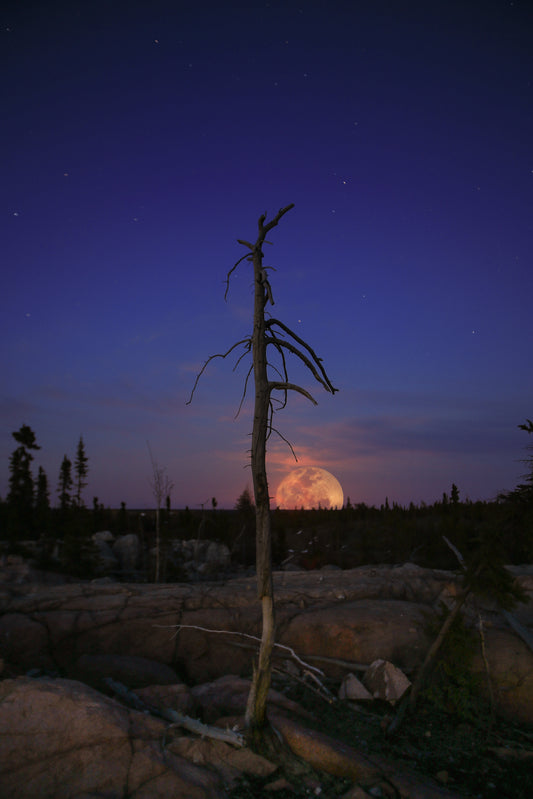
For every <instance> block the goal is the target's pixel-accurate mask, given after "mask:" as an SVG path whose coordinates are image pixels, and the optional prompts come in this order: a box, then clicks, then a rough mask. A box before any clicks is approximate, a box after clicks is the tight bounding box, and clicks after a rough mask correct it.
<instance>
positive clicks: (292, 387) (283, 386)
mask: <svg viewBox="0 0 533 799" xmlns="http://www.w3.org/2000/svg"><path fill="white" fill-rule="evenodd" d="M268 388H269V390H270V391H277V390H279V391H297V392H298V394H303V396H304V397H307V399H308V400H310V401H311V402H312V403H313V405H318V402H317V401H316V399H315V398H314V397H313V396H312V394H310V393H309V392H308V391H306V389H305V388H302V387H301V386H297V385H296V384H295V383H278V382H276V381H273V382H271V383H269V384H268Z"/></svg>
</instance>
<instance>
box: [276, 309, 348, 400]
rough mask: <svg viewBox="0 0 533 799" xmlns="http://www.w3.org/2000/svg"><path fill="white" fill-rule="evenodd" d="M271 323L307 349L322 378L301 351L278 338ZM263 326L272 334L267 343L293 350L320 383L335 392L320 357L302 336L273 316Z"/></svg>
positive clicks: (335, 389) (327, 389)
mask: <svg viewBox="0 0 533 799" xmlns="http://www.w3.org/2000/svg"><path fill="white" fill-rule="evenodd" d="M273 325H277V326H278V327H280V328H281V329H282V330H283V331H284V332H285V333H287V335H289V336H290V337H291V338H292V339H294V341H296V343H297V344H299V345H300V346H301V347H304V348H305V349H306V350H307V352H308V353H309V354H310V356H311V358H312V360H313V361H314V363H315V364H316V366H317V367H318V370H319V371H320V374H321V375H322V378H320V377H318V376H317V375H316V373H315V370H314V368H312V367H310V366H309V364H308V361H306V360H305V356H304V355H303V353H302V352H300V351H299V350H298V348H297V347H295V346H294V345H293V344H291V343H290V342H288V341H284V340H281V339H280V338H278V336H277V335H276V333H275V331H274V330H272V327H273ZM265 328H266V329H268V330H270V333H271V334H272V337H273V338H272V339H271V340H270V341H269V343H271V344H276V346H277V347H278V348H279V346H284V347H286V348H287V349H289V350H290V351H291V352H293V353H294V354H295V355H297V356H298V357H299V358H301V359H302V360H303V361H304V363H305V364H306V366H308V368H310V369H311V371H312V373H313V375H314V377H315V378H316V379H317V380H318V382H319V383H322V385H323V386H324V388H325V389H326V391H329V392H330V393H331V394H335V392H336V391H338V389H337V388H334V387H333V385H332V383H331V380H330V379H329V377H328V375H327V373H326V370H325V369H324V367H323V366H322V358H319V357H318V355H317V354H316V353H315V351H314V350H313V348H312V347H310V346H309V344H308V343H307V342H306V341H304V340H303V338H300V336H298V335H297V334H296V333H295V332H294V330H291V329H290V327H287V325H285V324H284V323H283V322H280V321H279V319H274V318H271V319H268V320H267V321H266V322H265Z"/></svg>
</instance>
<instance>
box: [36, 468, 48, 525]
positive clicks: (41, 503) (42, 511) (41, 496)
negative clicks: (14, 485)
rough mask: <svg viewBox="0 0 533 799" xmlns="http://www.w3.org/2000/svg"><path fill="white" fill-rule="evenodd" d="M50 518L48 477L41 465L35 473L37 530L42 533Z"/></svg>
mask: <svg viewBox="0 0 533 799" xmlns="http://www.w3.org/2000/svg"><path fill="white" fill-rule="evenodd" d="M49 518H50V489H49V487H48V477H47V476H46V472H45V471H44V469H43V467H42V466H39V472H38V475H37V493H36V498H35V520H36V523H37V526H38V528H39V532H40V533H43V532H45V531H46V529H47V527H48V522H49Z"/></svg>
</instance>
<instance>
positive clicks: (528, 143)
mask: <svg viewBox="0 0 533 799" xmlns="http://www.w3.org/2000/svg"><path fill="white" fill-rule="evenodd" d="M0 28H1V29H0V58H1V73H0V74H1V76H2V78H1V82H2V104H1V108H2V123H1V125H0V144H1V151H2V159H1V174H0V197H1V206H0V207H1V217H0V225H1V230H0V233H1V240H2V248H1V256H0V258H1V261H2V268H1V269H2V292H1V299H0V312H1V315H0V319H1V337H2V341H3V347H2V359H1V374H2V381H1V386H0V411H1V421H2V424H1V435H0V464H1V470H0V478H1V479H0V495H1V496H2V497H3V498H5V496H6V493H7V480H8V459H9V454H10V453H11V452H12V451H13V449H14V448H15V446H16V444H15V442H14V440H13V439H12V437H11V433H12V431H14V430H18V428H19V427H20V426H21V425H22V424H23V423H25V424H28V425H30V426H31V427H32V429H33V430H34V432H35V433H36V436H37V441H38V443H39V444H40V445H41V447H42V449H41V451H40V452H38V453H36V459H35V462H34V473H36V472H37V467H38V466H39V465H42V466H43V467H44V468H45V470H46V472H47V474H48V477H49V480H50V483H51V488H52V495H53V496H52V498H53V501H54V503H55V502H56V501H57V494H56V487H57V478H58V474H59V468H60V464H61V460H62V458H63V455H64V454H67V455H68V456H69V457H70V458H71V460H74V457H75V450H76V445H77V442H78V439H79V437H80V435H83V438H84V441H85V447H86V453H87V455H88V457H89V470H90V471H89V476H88V479H89V485H88V487H87V489H86V491H85V500H86V503H87V504H88V505H91V504H92V500H93V497H94V496H97V497H98V498H99V501H100V502H103V503H104V504H105V505H109V506H111V507H118V506H119V504H120V502H121V501H125V502H126V503H127V506H128V507H132V508H134V507H148V506H153V504H154V500H153V498H152V493H151V489H150V485H149V479H150V475H151V466H150V457H149V453H148V448H147V441H148V442H149V444H150V447H151V450H152V453H153V457H154V458H155V460H156V461H157V462H158V463H159V464H160V466H162V467H165V468H166V469H167V472H168V476H169V477H170V479H172V480H173V482H174V490H173V493H172V504H173V506H174V507H184V506H185V505H188V506H189V507H191V508H196V507H198V506H199V505H200V503H205V502H208V503H209V504H210V502H211V497H213V496H214V497H216V499H217V501H218V505H219V507H233V505H234V504H235V502H236V500H237V498H238V496H239V495H240V493H241V492H242V491H243V489H244V488H245V487H246V486H247V485H248V486H250V487H251V485H252V480H251V473H250V469H249V466H248V453H247V450H248V449H249V446H250V437H249V433H250V431H251V425H252V413H251V409H252V396H251V395H250V396H249V398H248V402H247V403H245V405H244V407H243V409H242V411H241V413H240V415H239V416H238V418H237V419H235V418H234V417H235V414H236V412H237V409H238V407H239V402H240V399H241V394H242V386H243V381H244V378H245V376H246V373H247V371H248V362H244V361H243V362H242V363H241V364H240V365H239V366H238V368H237V370H236V371H235V372H234V371H233V366H234V363H235V360H236V357H235V358H233V359H230V358H228V359H227V360H225V361H223V360H217V361H215V362H213V363H212V364H211V365H210V367H209V368H208V370H207V372H206V373H205V374H204V376H203V378H202V380H201V381H200V383H199V385H198V388H197V390H196V393H195V396H194V399H193V402H192V404H191V405H186V401H187V400H188V398H189V395H190V392H191V389H192V386H193V384H194V380H195V376H196V373H197V371H198V370H199V368H200V367H201V365H202V363H203V362H204V360H205V359H206V358H207V357H208V356H209V355H211V354H213V353H218V352H224V351H225V350H226V349H228V348H229V347H230V346H231V345H232V344H233V343H234V342H236V341H238V340H239V339H242V338H243V337H245V336H246V335H248V334H249V333H250V332H251V318H252V289H253V287H252V276H251V265H250V264H248V263H247V262H243V264H241V265H240V266H239V267H238V269H237V270H236V271H235V273H234V274H233V275H232V279H231V283H230V290H229V294H228V299H227V302H225V301H224V290H225V279H226V274H227V272H228V270H229V269H231V267H232V266H233V264H234V263H235V262H236V261H237V259H238V258H240V257H241V256H242V255H243V254H244V250H243V248H242V246H241V245H239V244H238V243H237V238H243V239H248V240H255V238H256V235H257V219H258V217H259V216H260V214H262V213H263V212H265V211H267V212H268V215H269V218H270V217H271V216H273V215H275V213H276V212H277V211H278V210H279V208H281V207H283V206H285V205H287V204H289V203H295V208H294V209H293V210H291V211H290V212H289V213H288V214H286V216H285V217H284V218H283V219H282V221H281V222H280V225H279V226H278V227H277V228H275V229H274V230H273V231H272V233H271V234H270V235H269V236H268V238H269V241H271V242H272V244H273V246H272V247H265V251H266V258H265V263H266V264H269V265H272V266H274V267H276V269H277V271H276V272H273V273H271V283H272V288H273V292H274V299H275V301H276V305H275V307H274V308H273V309H272V311H273V313H274V314H275V316H276V317H277V318H279V319H281V320H282V321H283V322H284V323H285V324H287V325H289V326H290V327H291V328H292V329H293V330H295V331H296V332H297V334H298V335H299V336H301V337H302V338H304V339H305V340H306V341H307V342H308V343H309V344H310V345H311V346H312V347H313V348H314V350H315V351H316V353H317V354H318V355H319V356H320V357H321V358H323V360H324V366H325V367H326V369H327V371H328V374H329V376H330V378H331V381H332V382H333V384H334V386H335V387H336V388H338V389H339V393H338V394H335V396H333V397H332V396H331V395H329V394H327V393H326V392H325V391H324V390H323V388H322V387H321V386H319V385H318V384H314V383H313V379H312V378H311V377H307V376H306V375H305V373H304V372H303V370H302V369H301V368H300V365H298V364H294V368H293V369H291V379H293V380H294V382H299V383H301V384H302V385H304V386H305V387H306V388H307V389H309V390H310V391H311V392H312V393H313V394H314V396H315V398H316V399H317V400H318V402H319V405H318V407H313V406H312V405H311V404H310V403H309V402H307V401H306V400H305V398H304V397H302V396H300V395H297V394H293V395H291V396H290V399H289V406H288V407H287V408H286V409H285V410H284V411H282V412H281V413H280V414H279V415H278V416H277V418H276V420H275V425H276V427H277V428H278V429H279V431H280V432H281V433H282V434H283V436H285V437H286V438H287V439H289V440H290V442H291V443H292V445H293V447H294V450H295V452H296V455H297V457H298V463H297V464H296V463H295V462H294V459H293V457H292V455H291V452H290V450H289V449H288V447H287V446H286V444H285V443H284V442H283V441H282V440H281V439H280V438H276V437H275V436H274V437H273V438H272V440H271V446H270V454H269V462H268V468H269V480H270V489H271V495H272V496H273V495H274V494H275V491H276V488H277V485H278V484H279V482H280V481H281V479H282V478H283V476H284V475H285V474H287V472H288V470H290V468H292V467H295V466H302V465H317V466H320V467H323V468H325V469H328V470H329V471H331V472H332V473H333V474H334V475H335V476H336V477H337V478H338V480H339V481H340V483H341V485H342V487H343V489H344V495H345V498H350V500H351V502H352V503H353V504H355V503H358V502H366V503H367V504H376V505H379V504H381V503H382V502H384V501H385V497H388V499H389V502H390V503H392V502H393V501H396V502H399V503H401V504H408V503H409V502H410V501H411V500H412V501H413V502H415V503H419V502H421V501H425V502H427V503H432V502H434V501H435V500H439V499H440V498H441V497H442V493H443V492H444V491H446V492H448V493H449V491H450V488H451V485H452V483H455V484H456V485H457V486H458V487H459V490H460V496H461V499H466V498H470V499H472V500H477V499H483V500H485V499H486V500H488V499H491V498H493V497H494V496H495V495H496V494H497V493H498V492H499V491H501V490H505V489H511V488H513V487H514V486H515V485H516V483H517V482H518V480H519V479H520V476H521V475H522V474H523V472H524V470H525V467H524V465H523V464H522V463H520V459H521V458H524V457H525V456H526V454H527V453H526V452H525V450H524V448H525V447H526V445H527V444H529V443H531V442H530V441H528V437H527V435H526V434H525V433H523V432H521V431H520V430H518V427H517V426H518V424H520V423H523V422H525V419H526V418H527V417H529V418H531V417H532V414H533V368H532V367H533V362H532V356H531V343H532V341H533V313H532V304H533V257H532V252H533V246H532V245H533V113H532V96H533V95H532V92H533V48H532V46H531V42H532V35H533V6H532V4H531V2H530V0H515V1H514V2H508V1H507V0H501V1H500V2H495V1H492V0H484V2H469V0H460V2H453V0H442V2H439V0H431V1H429V2H428V0H425V1H424V2H410V1H409V0H404V1H403V2H381V1H380V0H376V2H372V0H367V2H357V0H352V1H351V2H348V1H346V2H335V0H322V1H320V2H313V1H311V0H310V1H306V0H299V2H292V0H288V1H287V0H271V2H259V1H257V2H256V0H247V2H241V3H238V4H236V3H232V2H203V0H194V1H193V0H190V1H189V2H179V0H176V1H175V2H161V1H160V0H150V2H131V3H122V2H98V0H97V1H96V2H94V1H91V2H89V1H87V2H76V0H70V2H65V3H59V2H54V1H53V0H51V1H50V2H46V1H44V0H39V2H24V0H19V2H13V3H11V4H10V3H7V5H6V3H4V4H3V10H2V11H1V12H0ZM251 393H252V392H251ZM274 439H276V440H274Z"/></svg>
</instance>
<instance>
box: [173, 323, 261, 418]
mask: <svg viewBox="0 0 533 799" xmlns="http://www.w3.org/2000/svg"><path fill="white" fill-rule="evenodd" d="M241 344H246V347H247V351H248V352H249V351H250V348H251V346H252V340H251V338H250V337H249V336H247V337H246V338H243V339H241V340H240V341H237V342H236V343H235V344H233V345H232V346H231V347H230V348H229V350H227V352H217V353H215V355H210V356H209V358H208V359H207V361H206V362H205V363H204V365H203V366H202V368H201V369H200V371H199V372H198V374H197V375H196V380H195V381H194V386H193V387H192V391H191V396H190V397H189V399H188V400H187V402H186V403H185V404H186V405H190V404H191V402H192V398H193V396H194V392H195V391H196V386H197V385H198V382H199V380H200V378H201V376H202V375H203V373H204V372H205V370H206V369H207V367H208V365H209V364H210V363H211V361H213V360H214V359H215V358H227V357H228V355H230V354H231V353H232V352H233V350H235V349H237V347H239V346H240V345H241ZM245 354H246V353H243V355H245ZM243 355H241V356H240V358H239V360H238V361H237V364H238V363H239V362H240V360H241V359H242V357H243Z"/></svg>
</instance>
